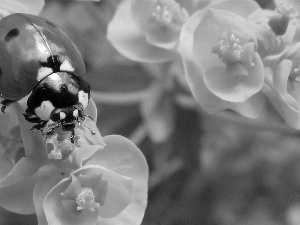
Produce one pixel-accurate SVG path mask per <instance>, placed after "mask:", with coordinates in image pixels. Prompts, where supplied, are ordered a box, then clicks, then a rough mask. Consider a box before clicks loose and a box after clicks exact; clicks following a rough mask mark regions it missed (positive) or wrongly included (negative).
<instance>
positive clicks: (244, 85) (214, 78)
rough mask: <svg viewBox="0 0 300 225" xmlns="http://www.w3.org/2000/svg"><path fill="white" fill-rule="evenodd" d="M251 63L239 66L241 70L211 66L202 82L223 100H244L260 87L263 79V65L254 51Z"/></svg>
mask: <svg viewBox="0 0 300 225" xmlns="http://www.w3.org/2000/svg"><path fill="white" fill-rule="evenodd" d="M253 64H254V65H250V66H241V67H242V68H243V70H241V69H240V68H239V67H235V68H232V69H231V68H229V67H228V66H225V65H223V66H218V67H213V68H211V69H209V70H207V71H206V72H205V74H204V76H203V79H204V83H205V84H206V86H207V88H208V89H209V90H210V91H211V92H212V93H213V94H215V95H216V96H218V97H219V98H221V99H223V100H225V101H229V102H244V101H245V100H247V99H248V98H249V97H251V96H252V95H254V94H255V93H257V92H258V91H259V90H260V89H261V88H262V85H263V81H264V67H263V63H262V60H261V58H260V56H259V55H258V54H257V53H254V57H253ZM235 65H239V64H238V63H235ZM243 72H246V74H242V73H243ZM234 73H237V74H234Z"/></svg>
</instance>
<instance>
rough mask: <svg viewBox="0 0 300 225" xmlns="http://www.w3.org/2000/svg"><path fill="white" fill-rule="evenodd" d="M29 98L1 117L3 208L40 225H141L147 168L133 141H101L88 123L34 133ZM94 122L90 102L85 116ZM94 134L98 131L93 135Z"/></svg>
mask: <svg viewBox="0 0 300 225" xmlns="http://www.w3.org/2000/svg"><path fill="white" fill-rule="evenodd" d="M25 107H26V98H25V99H22V100H21V101H20V102H18V103H14V104H13V105H12V106H10V107H9V108H8V109H7V111H6V113H5V114H3V113H2V114H0V120H1V130H0V132H1V133H0V134H1V135H0V137H1V145H0V160H1V164H0V165H1V170H0V171H1V174H0V205H1V207H3V208H5V209H6V210H9V211H12V212H15V213H20V214H32V213H36V215H37V219H38V224H39V225H59V224H61V225H66V224H78V225H82V224H85V225H86V224H91V225H92V224H94V225H96V224H124V225H125V224H128V223H130V224H140V223H141V220H142V218H143V216H144V212H145V208H146V205H147V183H148V166H147V163H146V160H145V158H144V156H143V154H142V153H141V152H140V150H139V149H138V148H137V147H136V146H135V145H134V144H133V143H132V142H131V141H129V140H128V139H126V138H124V137H122V136H118V135H110V136H106V137H104V138H102V136H101V134H100V133H99V131H98V129H97V126H96V124H95V122H94V121H93V120H91V119H86V120H85V121H84V122H83V123H82V124H79V125H78V126H77V127H76V129H75V135H76V136H75V142H74V143H72V142H70V141H69V135H70V134H69V132H65V131H59V130H58V131H57V132H55V134H54V135H52V136H50V137H47V138H46V140H45V137H43V136H42V135H41V133H40V132H39V131H32V132H29V130H30V126H32V124H30V123H28V122H27V121H26V120H25V119H24V117H23V115H22V113H23V111H24V108H25ZM85 113H86V114H88V115H90V116H91V117H94V118H95V119H97V118H96V116H97V111H96V107H95V104H94V102H93V101H92V100H91V101H90V103H89V105H88V107H87V108H86V111H85ZM91 130H92V131H93V132H91Z"/></svg>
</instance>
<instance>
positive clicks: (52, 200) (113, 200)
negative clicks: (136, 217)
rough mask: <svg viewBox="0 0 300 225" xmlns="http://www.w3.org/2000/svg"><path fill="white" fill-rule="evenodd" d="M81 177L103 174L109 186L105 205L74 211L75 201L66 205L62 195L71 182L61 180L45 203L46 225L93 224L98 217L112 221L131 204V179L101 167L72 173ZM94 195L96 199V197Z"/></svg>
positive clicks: (67, 202) (86, 168)
mask: <svg viewBox="0 0 300 225" xmlns="http://www.w3.org/2000/svg"><path fill="white" fill-rule="evenodd" d="M80 174H102V178H103V180H106V181H107V182H108V189H107V194H106V199H105V203H104V205H103V206H102V205H100V206H99V208H98V209H96V210H95V211H91V210H89V209H83V210H80V211H79V210H77V208H76V201H75V200H72V199H69V200H68V201H65V200H66V199H64V197H63V196H62V195H61V193H64V191H65V190H66V189H67V188H68V186H69V185H70V182H71V181H70V179H69V178H67V179H64V180H62V181H61V182H60V183H58V184H57V185H56V186H55V187H53V188H52V189H51V191H50V192H49V193H48V194H47V196H46V198H45V201H44V209H45V214H46V218H47V221H48V223H49V225H52V224H53V225H68V224H70V225H71V224H74V225H76V224H78V225H79V224H80V225H81V224H95V222H96V220H97V217H98V213H99V215H100V216H101V217H105V218H106V217H114V216H116V215H118V214H119V213H120V212H121V211H122V210H123V209H124V208H125V207H126V206H127V205H128V204H129V203H130V202H131V194H132V180H131V179H130V178H128V177H125V176H122V175H120V174H117V173H115V172H113V171H110V170H108V169H106V168H104V167H101V166H84V167H82V168H80V169H78V170H76V171H74V173H73V175H75V176H79V175H80ZM100 194H102V192H101V193H100ZM94 195H95V196H97V193H94ZM100 198H101V196H100Z"/></svg>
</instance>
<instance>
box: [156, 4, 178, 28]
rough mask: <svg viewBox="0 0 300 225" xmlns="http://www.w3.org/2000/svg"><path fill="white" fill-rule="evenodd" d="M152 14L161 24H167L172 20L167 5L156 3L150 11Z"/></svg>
mask: <svg viewBox="0 0 300 225" xmlns="http://www.w3.org/2000/svg"><path fill="white" fill-rule="evenodd" d="M152 16H153V17H154V18H155V19H156V21H157V22H158V23H160V24H161V25H163V26H168V25H170V23H171V22H172V19H173V15H172V13H171V12H170V10H169V9H168V7H167V6H161V5H157V6H156V8H155V10H154V11H153V13H152Z"/></svg>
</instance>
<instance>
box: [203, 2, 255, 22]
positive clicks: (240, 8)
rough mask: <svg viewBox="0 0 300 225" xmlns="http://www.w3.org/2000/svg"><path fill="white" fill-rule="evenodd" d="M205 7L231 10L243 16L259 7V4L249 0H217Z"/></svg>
mask: <svg viewBox="0 0 300 225" xmlns="http://www.w3.org/2000/svg"><path fill="white" fill-rule="evenodd" d="M207 7H209V8H214V9H220V10H225V11H229V12H233V13H235V14H237V15H239V16H241V17H244V18H246V17H247V16H248V15H250V14H251V13H253V12H254V11H255V10H257V9H260V6H259V5H258V4H257V3H256V2H255V1H251V0H250V1H249V0H230V1H228V0H219V1H213V2H212V3H211V4H209V5H208V6H207Z"/></svg>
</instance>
